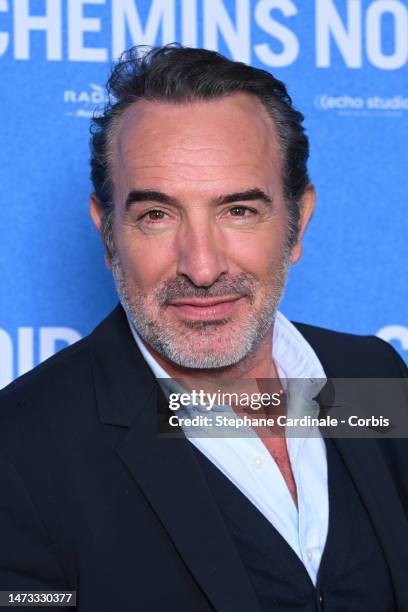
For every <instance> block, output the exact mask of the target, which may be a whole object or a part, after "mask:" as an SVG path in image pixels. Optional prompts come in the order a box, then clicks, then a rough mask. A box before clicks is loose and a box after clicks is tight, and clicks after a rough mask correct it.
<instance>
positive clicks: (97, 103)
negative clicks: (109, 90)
mask: <svg viewBox="0 0 408 612" xmlns="http://www.w3.org/2000/svg"><path fill="white" fill-rule="evenodd" d="M107 101H108V97H107V94H106V91H105V89H104V87H102V86H101V85H98V84H97V83H89V85H88V87H87V88H86V89H82V90H76V89H66V90H65V91H64V105H66V106H67V110H66V113H65V114H66V115H68V116H70V117H80V118H85V119H90V118H91V117H93V116H94V115H96V116H97V115H98V114H101V112H102V110H103V107H104V106H105V104H106V102H107Z"/></svg>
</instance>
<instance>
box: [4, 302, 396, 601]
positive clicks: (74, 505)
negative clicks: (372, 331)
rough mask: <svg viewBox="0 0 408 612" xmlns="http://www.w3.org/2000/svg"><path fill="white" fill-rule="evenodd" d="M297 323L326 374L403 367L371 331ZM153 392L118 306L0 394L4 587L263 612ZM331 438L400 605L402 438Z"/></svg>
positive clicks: (388, 372)
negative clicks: (161, 429) (161, 426)
mask: <svg viewBox="0 0 408 612" xmlns="http://www.w3.org/2000/svg"><path fill="white" fill-rule="evenodd" d="M297 327H298V329H299V330H300V332H301V333H302V334H303V335H304V336H305V338H306V339H307V341H308V342H309V343H310V344H311V345H312V347H313V348H314V350H315V351H316V353H317V355H318V357H319V359H320V360H321V362H322V364H323V367H324V369H325V371H326V374H327V375H328V376H329V377H391V378H399V377H403V376H406V368H405V366H404V364H403V362H402V360H401V359H400V358H399V357H398V355H397V354H396V352H395V351H394V350H393V349H392V348H391V347H389V346H388V345H387V344H386V343H384V342H382V341H381V340H379V339H377V338H374V337H359V336H352V335H348V334H340V333H336V332H332V331H328V330H323V329H319V328H316V327H310V326H307V325H300V324H299V325H298V326H297ZM156 395H157V383H156V381H155V380H154V378H153V375H152V373H151V372H150V370H149V368H148V366H147V364H146V363H145V361H144V360H143V358H142V356H141V354H140V352H139V351H138V348H137V346H136V344H135V342H134V340H133V338H132V336H131V333H130V331H129V327H128V323H127V320H126V317H125V315H124V312H123V310H122V308H121V307H120V306H118V307H117V308H116V309H115V310H114V311H113V312H112V313H111V314H110V315H109V316H108V317H107V319H105V321H103V322H102V323H101V324H100V325H99V326H98V327H97V328H96V329H95V331H94V332H93V333H92V334H91V335H90V336H88V337H86V338H84V339H83V340H81V341H80V342H78V343H76V344H75V345H73V346H71V347H69V348H67V349H65V350H63V351H61V352H60V353H59V354H57V355H56V356H54V357H52V358H51V359H49V360H48V361H47V362H45V363H43V364H42V365H40V366H39V367H37V368H35V369H34V370H33V371H32V372H30V373H28V374H26V375H25V376H23V377H21V378H20V379H18V380H17V381H15V382H14V383H12V384H11V385H9V386H8V387H7V388H6V389H4V390H3V391H2V392H1V393H0V487H1V489H0V590H18V589H20V590H68V589H69V590H76V591H77V598H78V606H77V609H78V610H80V611H81V612H105V611H106V612H128V611H129V612H130V611H132V612H136V611H138V612H139V611H140V612H173V611H174V612H209V611H210V610H216V611H217V612H259V610H260V608H259V604H258V602H257V599H256V597H255V594H254V592H253V589H252V586H251V583H250V581H249V578H248V575H247V573H246V571H245V568H244V566H243V564H242V561H241V559H240V557H239V555H238V553H237V550H236V548H235V546H234V543H233V541H232V538H231V536H230V534H229V532H228V530H227V529H226V526H225V523H224V521H223V518H222V516H221V514H220V511H219V509H218V507H217V505H216V503H215V501H214V498H213V496H212V495H211V492H210V490H209V487H208V483H207V482H206V479H205V477H204V475H203V472H202V469H201V468H200V465H199V462H198V460H197V457H196V455H195V453H194V450H193V449H192V447H191V445H190V443H189V442H188V441H187V440H185V439H183V438H181V439H166V438H160V437H158V436H157V412H156ZM406 399H407V403H406V404H405V403H404V405H402V407H401V409H402V410H407V409H408V398H406ZM334 443H335V444H336V448H337V450H338V452H339V453H340V454H341V457H342V459H343V461H344V462H345V463H346V465H347V467H348V470H349V472H350V474H351V475H352V477H353V480H354V483H355V486H356V487H357V489H358V491H359V494H360V496H361V498H362V499H363V501H364V504H365V506H366V508H367V511H368V513H369V516H370V519H371V521H372V524H373V525H374V528H375V530H376V534H377V537H378V540H379V542H380V544H381V547H382V549H383V551H384V556H385V558H386V562H387V564H388V566H389V568H390V575H391V580H392V585H393V589H394V592H395V597H396V602H397V606H398V608H397V609H398V610H399V611H401V612H408V579H407V577H408V520H407V508H408V444H407V442H406V440H398V439H394V440H392V439H387V440H377V439H372V440H350V439H337V440H334ZM36 609H40V608H36ZM51 609H52V608H49V607H48V608H44V610H51ZM59 609H61V608H59ZM70 609H71V610H72V609H73V608H70Z"/></svg>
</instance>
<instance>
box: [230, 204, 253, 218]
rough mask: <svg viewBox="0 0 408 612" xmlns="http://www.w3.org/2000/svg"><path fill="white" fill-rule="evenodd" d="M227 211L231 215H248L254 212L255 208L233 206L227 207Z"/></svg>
mask: <svg viewBox="0 0 408 612" xmlns="http://www.w3.org/2000/svg"><path fill="white" fill-rule="evenodd" d="M229 213H230V215H231V216H232V217H249V216H251V215H253V214H255V213H256V210H254V209H253V208H248V206H234V207H233V208H230V209H229Z"/></svg>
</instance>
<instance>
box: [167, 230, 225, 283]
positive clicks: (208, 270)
mask: <svg viewBox="0 0 408 612" xmlns="http://www.w3.org/2000/svg"><path fill="white" fill-rule="evenodd" d="M227 271H228V266H227V258H226V255H225V251H224V244H223V240H222V236H221V235H220V234H219V232H218V231H217V228H215V227H214V226H213V225H212V223H211V221H210V220H207V221H206V222H198V223H195V224H193V223H189V224H188V226H186V227H185V229H184V231H183V233H182V234H181V235H180V236H179V241H178V266H177V273H178V274H183V275H184V276H187V277H188V278H189V279H190V281H191V282H192V283H194V285H196V287H210V286H211V285H212V284H213V283H214V282H215V281H216V280H217V279H218V278H219V277H220V276H221V275H222V274H224V273H225V272H227Z"/></svg>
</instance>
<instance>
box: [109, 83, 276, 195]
mask: <svg viewBox="0 0 408 612" xmlns="http://www.w3.org/2000/svg"><path fill="white" fill-rule="evenodd" d="M111 154H112V156H111V160H112V165H111V172H112V178H113V183H114V186H115V191H116V190H117V189H119V190H120V188H121V187H123V188H124V189H126V188H135V187H145V186H146V185H147V184H148V186H149V187H150V188H151V187H163V183H164V187H167V184H168V185H169V186H171V184H172V183H173V184H175V183H177V181H178V182H180V180H184V181H185V183H186V184H189V183H191V182H192V183H194V184H195V185H197V186H200V185H201V186H204V185H205V184H208V187H209V188H216V186H217V185H218V184H219V183H220V182H223V181H224V182H225V181H228V179H231V181H235V182H236V181H237V180H239V181H240V182H242V184H244V183H245V182H247V183H248V182H249V183H251V182H252V183H253V182H254V181H255V182H258V183H262V184H263V186H264V187H266V183H267V182H268V181H270V180H272V181H275V182H276V181H277V179H278V177H280V173H281V160H280V152H279V145H278V139H277V133H276V128H275V125H274V122H273V120H272V119H271V117H270V116H269V115H268V113H267V111H266V109H265V107H264V106H263V104H262V103H261V102H260V101H259V100H258V99H257V98H256V97H255V96H252V95H248V94H240V93H238V94H233V95H230V96H227V97H223V98H219V99H215V100H210V101H197V102H186V103H174V102H162V101H146V100H140V101H137V102H135V103H134V104H132V105H131V106H130V107H128V108H127V109H126V111H124V113H123V115H122V117H121V118H120V120H119V123H118V125H117V127H116V129H115V131H114V135H113V139H112V150H111ZM136 183H137V184H136ZM234 187H236V185H235V186H234Z"/></svg>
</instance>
